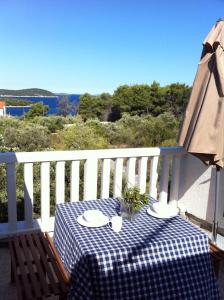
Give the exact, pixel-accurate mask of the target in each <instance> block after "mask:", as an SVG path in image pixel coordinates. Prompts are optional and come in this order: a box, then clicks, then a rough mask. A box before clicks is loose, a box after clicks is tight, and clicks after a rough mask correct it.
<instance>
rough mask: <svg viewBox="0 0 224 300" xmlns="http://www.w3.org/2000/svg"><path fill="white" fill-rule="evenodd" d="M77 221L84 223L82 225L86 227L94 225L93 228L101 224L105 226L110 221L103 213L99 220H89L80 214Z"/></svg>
mask: <svg viewBox="0 0 224 300" xmlns="http://www.w3.org/2000/svg"><path fill="white" fill-rule="evenodd" d="M76 221H77V222H78V223H79V224H80V225H82V226H85V227H93V228H96V227H101V226H105V225H107V224H108V223H109V218H108V217H107V216H105V215H103V216H102V217H101V218H100V219H98V221H97V222H94V223H93V222H87V221H86V220H85V219H84V218H83V215H81V216H79V217H78V218H77V219H76Z"/></svg>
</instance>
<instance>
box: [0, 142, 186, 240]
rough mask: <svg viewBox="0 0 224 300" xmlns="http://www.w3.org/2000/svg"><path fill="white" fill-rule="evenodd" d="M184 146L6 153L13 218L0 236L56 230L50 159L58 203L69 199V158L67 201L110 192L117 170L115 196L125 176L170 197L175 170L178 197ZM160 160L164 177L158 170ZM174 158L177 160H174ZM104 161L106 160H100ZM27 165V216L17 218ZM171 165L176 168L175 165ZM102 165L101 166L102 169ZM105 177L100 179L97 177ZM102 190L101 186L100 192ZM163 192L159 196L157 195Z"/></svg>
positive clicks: (1, 226)
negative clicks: (20, 170)
mask: <svg viewBox="0 0 224 300" xmlns="http://www.w3.org/2000/svg"><path fill="white" fill-rule="evenodd" d="M184 153H185V151H184V150H183V149H182V148H180V147H162V148H133V149H108V150H83V151H82V150H80V151H48V152H23V153H22V152H20V153H13V152H12V153H1V154H0V164H4V165H5V166H6V178H7V180H6V189H7V201H8V202H7V206H8V222H7V223H0V237H4V236H6V235H8V234H10V233H15V232H18V231H24V230H30V229H33V228H37V227H39V228H41V229H42V230H47V231H52V230H53V226H54V217H53V216H50V178H51V176H50V164H51V163H56V168H55V183H56V188H55V203H56V204H58V203H62V202H64V201H65V163H66V162H69V164H70V171H69V172H70V199H66V200H67V201H71V202H73V201H79V200H82V199H83V200H91V199H97V195H100V196H99V197H101V198H107V197H109V188H110V181H111V174H112V173H113V196H114V197H120V196H121V195H122V181H123V178H124V177H126V181H127V185H128V186H129V187H130V186H133V185H136V184H137V185H138V186H139V188H140V190H141V192H147V193H149V194H150V195H151V196H152V197H154V198H157V196H158V198H159V200H160V201H163V202H166V201H167V199H168V186H169V178H170V172H171V183H170V193H169V199H170V201H177V200H178V188H179V172H180V156H182V155H183V154H184ZM81 161H83V162H84V177H83V182H84V183H83V193H82V195H83V196H82V197H81V199H79V198H80V197H79V195H80V162H81ZM160 161H161V171H160V174H161V176H160V179H159V182H158V169H159V167H158V166H159V163H160ZM171 161H172V164H171ZM99 162H101V163H100V164H99ZM34 163H35V164H36V163H39V164H40V184H41V192H40V218H39V219H34V218H33V203H34V196H33V195H34V176H33V167H34ZM17 164H23V165H24V177H23V178H24V179H23V180H24V221H17V194H16V177H17V176H16V166H17ZM171 165H172V170H170V166H171ZM99 166H100V167H101V170H99ZM99 178H100V183H99V182H97V181H98V180H99ZM99 189H100V191H99ZM158 191H159V195H158Z"/></svg>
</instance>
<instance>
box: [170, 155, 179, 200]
mask: <svg viewBox="0 0 224 300" xmlns="http://www.w3.org/2000/svg"><path fill="white" fill-rule="evenodd" d="M179 184H180V156H173V164H172V177H171V187H170V204H172V205H175V206H177V204H178V193H179Z"/></svg>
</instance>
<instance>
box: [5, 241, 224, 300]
mask: <svg viewBox="0 0 224 300" xmlns="http://www.w3.org/2000/svg"><path fill="white" fill-rule="evenodd" d="M219 286H220V291H221V299H220V300H224V264H223V266H222V271H221V272H220V276H219ZM15 299H17V297H16V287H15V285H14V284H11V283H10V255H9V250H8V247H7V244H6V243H4V242H0V300H15ZM46 299H48V300H56V299H58V297H56V296H53V297H50V298H46Z"/></svg>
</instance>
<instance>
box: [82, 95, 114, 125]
mask: <svg viewBox="0 0 224 300" xmlns="http://www.w3.org/2000/svg"><path fill="white" fill-rule="evenodd" d="M111 102H112V98H111V95H110V94H107V93H103V94H101V95H99V96H92V95H90V94H87V93H86V94H83V95H82V96H81V97H80V104H79V114H80V115H81V117H82V118H83V120H84V121H86V120H88V119H94V118H98V119H99V120H100V121H107V120H108V116H109V114H110V110H111Z"/></svg>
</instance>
